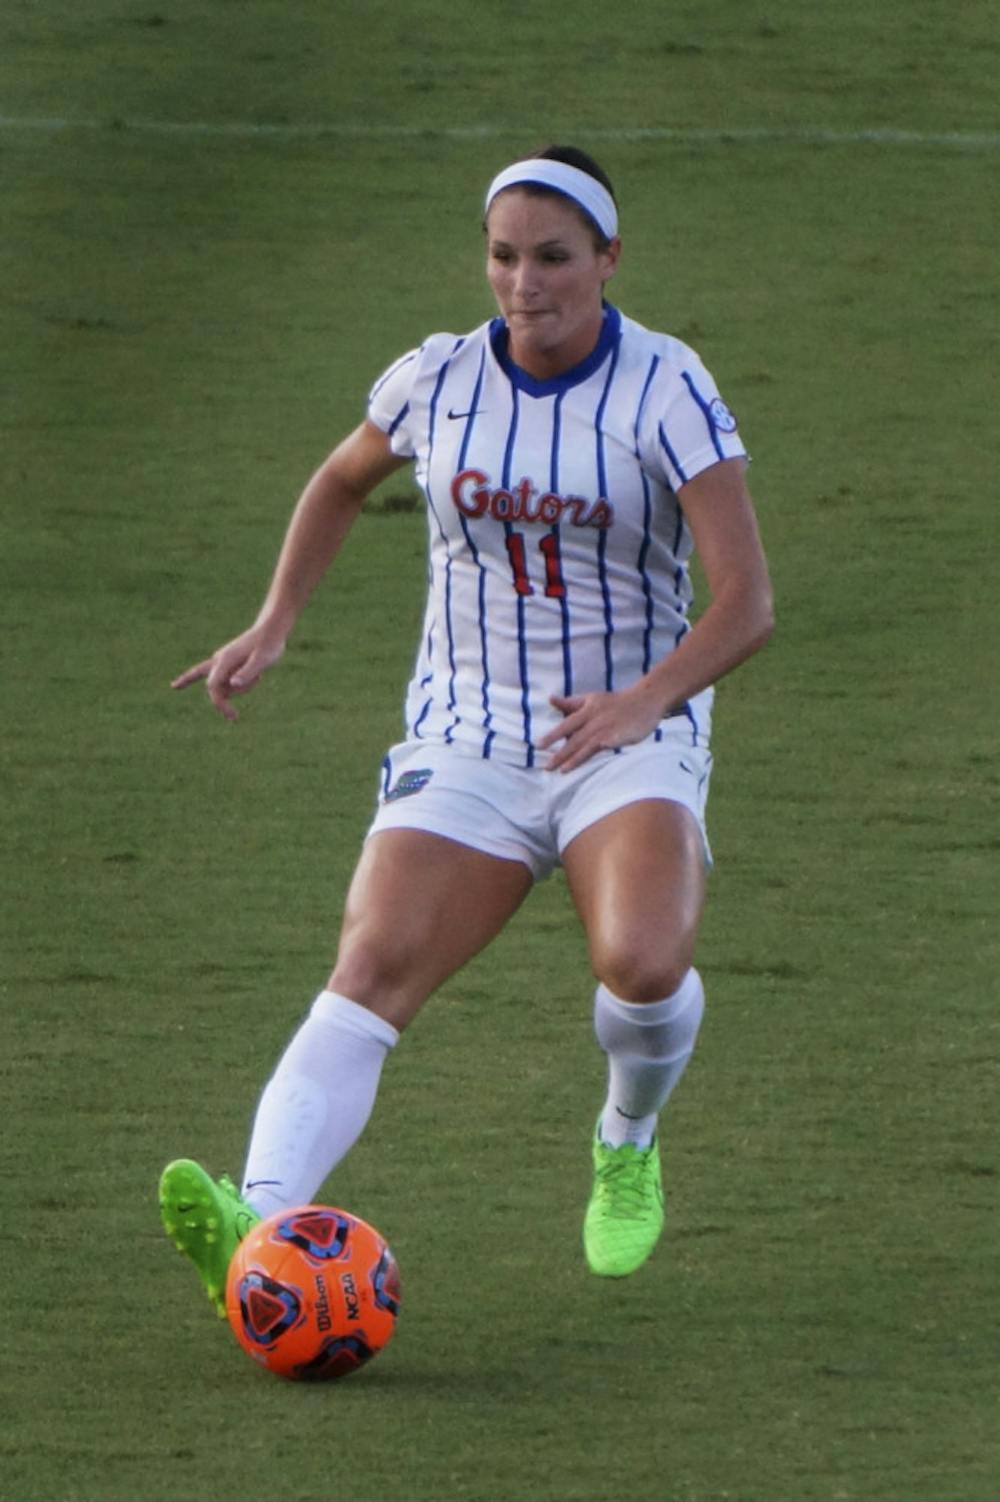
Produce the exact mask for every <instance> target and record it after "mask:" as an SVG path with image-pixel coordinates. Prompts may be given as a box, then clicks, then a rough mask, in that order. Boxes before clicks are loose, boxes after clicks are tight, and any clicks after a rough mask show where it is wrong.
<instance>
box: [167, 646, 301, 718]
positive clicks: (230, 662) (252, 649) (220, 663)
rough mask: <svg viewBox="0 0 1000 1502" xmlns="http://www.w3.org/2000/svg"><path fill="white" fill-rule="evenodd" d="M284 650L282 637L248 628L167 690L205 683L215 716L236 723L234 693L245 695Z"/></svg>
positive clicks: (184, 674) (175, 680) (181, 676)
mask: <svg viewBox="0 0 1000 1502" xmlns="http://www.w3.org/2000/svg"><path fill="white" fill-rule="evenodd" d="M284 650H285V642H284V638H281V637H278V638H275V637H273V636H272V637H268V636H267V635H266V634H265V633H264V632H263V631H262V630H261V629H260V627H258V626H251V628H250V630H249V631H244V632H243V635H242V636H237V637H236V638H235V639H234V640H233V641H231V642H227V643H226V645H225V646H224V647H220V648H219V649H218V651H217V652H213V653H212V656H211V657H206V659H205V661H204V662H198V663H195V665H194V667H191V668H188V670H187V672H185V673H181V675H180V676H179V677H178V678H175V679H174V680H173V682H172V683H171V685H170V687H171V688H187V686H188V684H190V683H198V682H200V681H201V680H202V679H204V681H205V691H206V692H207V694H208V697H209V698H210V699H211V701H212V704H213V705H214V707H215V708H216V709H217V710H218V712H219V714H221V715H222V716H223V718H224V719H226V720H238V719H239V711H238V710H237V708H236V706H235V704H233V703H232V702H231V700H232V697H233V695H234V694H248V693H249V692H250V690H251V689H252V688H253V686H254V684H255V683H256V682H257V680H258V678H259V677H260V675H261V674H262V673H264V672H266V671H267V669H268V668H270V667H273V666H274V664H275V663H276V662H277V661H278V659H279V658H280V657H281V654H282V653H283V652H284Z"/></svg>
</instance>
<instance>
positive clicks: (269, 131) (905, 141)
mask: <svg viewBox="0 0 1000 1502" xmlns="http://www.w3.org/2000/svg"><path fill="white" fill-rule="evenodd" d="M0 131H11V132H12V131H40V132H48V133H49V134H53V135H55V134H61V133H64V132H72V131H104V132H107V133H109V134H113V133H118V132H121V133H123V134H129V133H133V134H142V135H155V136H195V137H213V136H216V137H219V138H227V137H228V138H232V139H237V140H276V141H285V140H287V141H299V140H322V139H323V138H325V137H330V138H333V139H337V138H339V139H344V140H360V141H363V140H421V139H423V140H428V141H434V140H443V141H491V140H500V139H509V138H511V137H518V138H520V137H522V136H524V137H526V138H531V139H534V137H535V136H536V135H537V132H536V131H527V130H524V129H520V128H518V129H513V130H511V129H509V128H507V127H505V126H497V125H444V126H422V125H388V124H378V123H377V122H371V123H361V122H351V121H329V122H316V123H305V124H277V123H275V124H267V123H256V122H254V121H250V120H233V121H225V120H220V121H209V120H126V119H115V118H113V117H112V118H109V119H107V120H79V119H76V120H74V119H70V118H62V117H59V116H50V117H44V116H40V117H39V116H19V115H0ZM550 133H551V132H550ZM558 133H559V134H563V135H566V136H568V137H579V138H580V139H582V140H589V141H621V142H631V141H634V142H640V143H642V142H653V143H655V142H663V143H665V144H668V145H677V146H723V145H733V146H756V145H764V146H913V147H927V146H931V147H935V146H937V147H947V148H951V149H953V150H960V151H996V150H997V149H998V148H1000V130H980V131H967V130H944V131H924V130H895V129H891V128H889V127H881V126H879V127H872V128H871V129H858V130H829V129H827V128H826V127H824V126H789V127H788V128H782V127H780V126H779V127H772V126H766V125H762V126H733V127H727V126H698V125H692V126H684V125H678V126H670V125H666V126H655V125H653V126H639V125H637V126H618V127H611V128H605V129H600V128H588V127H586V126H581V127H580V128H579V129H574V130H569V131H559V132H558Z"/></svg>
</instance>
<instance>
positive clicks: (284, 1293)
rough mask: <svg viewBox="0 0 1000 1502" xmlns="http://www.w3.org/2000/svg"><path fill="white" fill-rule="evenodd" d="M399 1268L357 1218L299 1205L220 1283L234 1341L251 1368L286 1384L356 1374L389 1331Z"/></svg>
mask: <svg viewBox="0 0 1000 1502" xmlns="http://www.w3.org/2000/svg"><path fill="white" fill-rule="evenodd" d="M399 1296H400V1294H399V1269H398V1267H397V1266H396V1259H395V1258H394V1257H393V1255H392V1252H391V1251H390V1250H389V1247H388V1246H387V1245H386V1242H385V1241H384V1239H383V1238H382V1237H381V1236H380V1235H379V1233H378V1231H376V1230H375V1228H374V1226H370V1225H368V1223H367V1221H364V1220H359V1218H358V1217H357V1216H356V1215H349V1214H348V1213H347V1211H346V1210H338V1209H336V1208H334V1207H333V1206H331V1205H300V1206H298V1207H297V1208H296V1209H294V1210H282V1211H280V1212H279V1213H278V1214H277V1215H272V1216H270V1217H269V1219H267V1220H262V1221H260V1222H258V1224H257V1225H255V1226H254V1228H253V1230H252V1231H251V1232H250V1233H249V1235H248V1236H246V1237H245V1238H244V1239H243V1241H241V1242H240V1244H239V1246H238V1247H237V1249H236V1253H235V1255H234V1257H233V1260H232V1262H231V1263H230V1265H229V1273H228V1276H227V1280H226V1313H227V1314H228V1316H229V1323H230V1325H231V1326H232V1330H233V1334H234V1335H235V1336H236V1339H237V1340H238V1341H239V1343H240V1345H241V1346H242V1347H243V1349H244V1351H246V1353H247V1355H248V1356H251V1357H252V1358H253V1360H254V1361H256V1362H258V1363H259V1365H261V1366H265V1367H267V1369H268V1371H271V1372H276V1373H277V1374H278V1375H279V1376H281V1377H289V1378H291V1379H292V1380H293V1381H326V1380H329V1379H330V1378H333V1377H346V1376H348V1375H349V1373H351V1372H354V1371H357V1369H358V1367H359V1366H363V1365H364V1364H365V1362H366V1361H370V1360H371V1358H372V1357H373V1356H374V1355H376V1354H377V1352H379V1351H380V1350H381V1349H382V1347H383V1346H384V1345H385V1344H386V1342H387V1341H388V1340H389V1339H390V1338H391V1336H392V1333H393V1330H394V1329H395V1328H396V1315H397V1314H398V1312H399Z"/></svg>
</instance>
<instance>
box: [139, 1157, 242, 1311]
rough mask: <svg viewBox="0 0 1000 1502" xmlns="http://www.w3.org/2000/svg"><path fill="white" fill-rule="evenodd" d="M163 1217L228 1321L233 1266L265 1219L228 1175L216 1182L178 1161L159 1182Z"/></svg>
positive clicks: (186, 1160)
mask: <svg viewBox="0 0 1000 1502" xmlns="http://www.w3.org/2000/svg"><path fill="white" fill-rule="evenodd" d="M160 1218H161V1219H162V1221H163V1229H164V1230H165V1231H166V1233H167V1235H168V1236H169V1237H170V1239H171V1241H172V1242H173V1243H174V1246H175V1247H176V1248H177V1250H178V1251H179V1252H184V1253H186V1255H187V1256H188V1257H190V1258H191V1261H192V1262H193V1263H194V1265H195V1267H196V1268H197V1269H198V1276H199V1277H200V1278H201V1281H202V1282H203V1283H204V1285H205V1291H206V1292H207V1294H208V1296H209V1298H210V1299H211V1300H212V1303H213V1304H214V1305H215V1308H216V1311H217V1313H218V1315H219V1317H220V1319H225V1317H226V1273H227V1272H228V1270H229V1263H230V1261H231V1260H232V1255H233V1253H234V1252H235V1250H236V1248H237V1247H238V1246H239V1244H240V1242H241V1241H242V1240H243V1238H244V1236H245V1235H246V1234H247V1232H248V1231H249V1230H250V1227H251V1226H255V1225H256V1224H257V1222H258V1221H259V1220H260V1216H259V1215H257V1214H256V1213H255V1211H253V1210H251V1208H250V1206H249V1205H248V1204H246V1202H245V1201H244V1200H243V1199H241V1198H240V1195H239V1193H238V1191H237V1188H236V1185H235V1184H234V1183H233V1181H232V1179H230V1178H228V1177H227V1176H226V1175H225V1174H223V1175H222V1178H221V1179H220V1180H219V1182H218V1183H215V1181H214V1180H213V1179H210V1178H209V1176H208V1174H207V1173H206V1172H205V1170H204V1169H203V1168H202V1167H201V1166H200V1165H199V1164H197V1163H192V1161H191V1160H190V1158H178V1159H177V1161H176V1162H175V1163H168V1164H167V1166H166V1168H165V1169H164V1170H163V1174H162V1176H161V1178H160Z"/></svg>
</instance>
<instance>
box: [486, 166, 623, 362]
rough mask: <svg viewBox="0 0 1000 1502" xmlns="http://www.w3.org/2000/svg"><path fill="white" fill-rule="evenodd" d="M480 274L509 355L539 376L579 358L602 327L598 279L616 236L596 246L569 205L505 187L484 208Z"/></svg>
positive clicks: (609, 263)
mask: <svg viewBox="0 0 1000 1502" xmlns="http://www.w3.org/2000/svg"><path fill="white" fill-rule="evenodd" d="M486 239H487V252H486V275H487V277H488V278H489V283H490V286H491V287H492V288H493V295H494V297H495V298H496V300H497V307H498V308H499V309H500V312H501V313H502V315H503V317H504V318H505V320H506V322H507V327H508V329H509V330H510V353H511V357H512V359H514V360H515V361H516V362H517V364H518V365H520V366H521V368H522V369H523V370H526V371H528V373H529V375H533V376H535V377H536V378H538V379H539V380H546V379H548V378H550V377H551V376H555V375H559V374H560V373H561V372H562V371H564V370H569V369H570V368H571V367H572V366H573V365H577V364H579V362H580V361H581V360H584V359H586V357H587V355H589V354H590V351H591V350H592V349H593V348H594V345H595V344H596V343H597V340H598V337H599V335H600V332H601V320H602V317H603V309H602V303H601V299H602V294H603V290H604V283H605V282H606V281H607V280H608V278H609V277H610V276H612V275H613V273H614V270H615V267H616V266H617V264H618V254H619V250H620V242H619V241H618V240H617V239H615V240H613V241H612V242H611V246H610V248H609V249H608V250H598V249H597V247H596V245H595V243H594V237H593V234H592V232H591V230H590V229H589V228H588V226H587V224H586V222H585V221H584V220H583V219H582V218H581V216H580V214H579V213H578V212H577V210H576V209H575V208H574V207H573V205H572V204H571V203H567V202H566V201H565V200H563V199H560V198H556V197H553V196H552V195H550V194H545V195H544V196H537V195H535V194H529V193H522V192H520V191H519V189H517V188H509V189H508V190H507V191H506V192H504V193H501V194H500V195H499V196H498V197H497V198H496V199H495V200H494V202H493V205H492V207H491V208H490V212H489V218H488V220H487V224H486Z"/></svg>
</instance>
